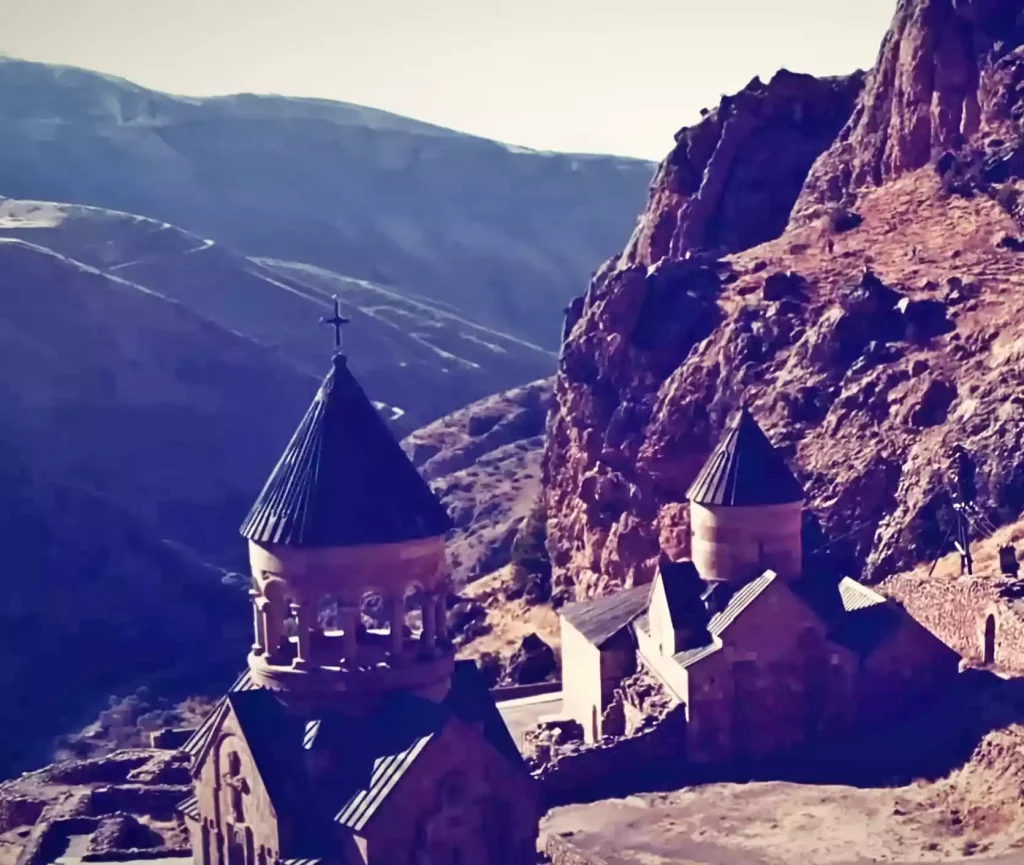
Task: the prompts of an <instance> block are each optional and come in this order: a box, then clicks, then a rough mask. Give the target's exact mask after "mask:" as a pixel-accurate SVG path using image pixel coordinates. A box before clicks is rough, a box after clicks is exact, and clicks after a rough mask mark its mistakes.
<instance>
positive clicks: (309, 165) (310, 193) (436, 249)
mask: <svg viewBox="0 0 1024 865" xmlns="http://www.w3.org/2000/svg"><path fill="white" fill-rule="evenodd" d="M652 172H653V165H652V164H651V163H648V162H644V161H641V160H635V159H624V158H617V157H611V156H587V155H571V154H553V153H542V152H536V151H531V150H526V149H523V148H514V147H509V146H506V145H503V144H499V143H497V142H494V141H489V140H486V139H483V138H477V137H474V136H470V135H465V134H462V133H457V132H453V131H451V130H447V129H442V128H440V127H436V126H431V125H429V124H425V123H419V122H416V121H412V120H409V119H406V118H403V117H398V116H396V115H393V114H388V113H385V112H381V111H375V110H373V109H369V108H361V107H358V106H354V105H347V104H344V103H338V102H328V101H323V100H309V99H292V98H284V97H274V96H249V95H243V96H229V97H222V98H213V99H190V98H181V97H172V96H168V95H165V94H162V93H157V92H154V91H151V90H145V89H143V88H141V87H138V86H136V85H134V84H131V83H129V82H127V81H123V80H120V79H115V78H110V77H107V76H103V75H98V74H96V73H92V72H86V71H83V70H80V69H72V68H66V67H54V66H46V65H42V64H36V63H27V62H23V61H18V60H10V59H0V195H5V196H9V197H12V198H25V199H42V200H48V201H65V202H72V203H78V204H89V205H95V206H98V207H103V208H109V209H114V210H119V211H125V212H128V213H138V214H142V215H144V216H147V217H151V218H153V219H157V220H160V221H162V222H168V223H171V224H174V225H178V226H181V227H182V228H184V229H186V230H188V231H190V232H193V233H195V234H197V235H199V236H200V237H203V238H211V239H213V240H215V241H217V242H218V243H222V244H225V245H227V246H228V247H231V248H233V249H235V250H237V251H238V252H239V253H241V254H242V255H245V256H260V257H266V258H274V259H280V260H283V261H300V262H304V263H306V264H310V265H315V266H317V267H320V268H325V269H327V270H329V271H333V272H335V273H338V274H343V275H344V276H346V277H351V278H355V279H360V280H367V281H369V282H371V283H374V284H375V285H380V286H389V287H390V288H391V289H392V290H395V291H397V292H398V293H400V294H402V295H403V296H405V297H407V298H409V297H414V296H418V297H421V298H429V299H431V300H433V301H434V302H439V303H442V304H445V305H446V306H447V308H448V309H450V310H451V311H452V312H453V313H455V314H457V315H459V316H462V317H464V318H467V319H469V320H471V321H475V322H479V323H480V324H484V325H487V326H489V327H491V328H494V329H496V330H499V331H502V332H507V333H510V334H514V335H516V336H519V337H521V338H524V339H526V340H528V341H530V342H534V343H537V344H539V345H542V346H544V347H545V348H548V349H554V348H556V343H557V339H558V334H559V328H560V320H561V315H560V310H561V307H562V306H563V305H564V304H565V302H566V301H567V300H568V299H569V298H570V297H571V296H573V295H575V294H578V293H579V292H580V291H581V289H582V287H583V286H584V285H585V284H586V281H587V278H588V276H589V274H590V273H591V272H592V271H593V270H594V269H595V268H596V267H597V265H598V264H599V263H600V262H601V261H602V260H603V259H605V258H606V257H607V256H608V255H610V254H612V252H614V251H615V250H616V249H617V248H620V247H621V246H622V244H623V243H624V241H625V240H626V238H627V236H628V235H629V233H630V231H631V229H632V226H633V214H635V213H636V212H637V211H638V210H639V209H640V208H641V206H642V204H643V201H644V197H645V194H646V191H647V186H648V183H649V181H650V179H651V175H652ZM522 380H523V381H525V380H527V379H522ZM494 389H497V388H492V390H494ZM479 395H480V394H478V396H479Z"/></svg>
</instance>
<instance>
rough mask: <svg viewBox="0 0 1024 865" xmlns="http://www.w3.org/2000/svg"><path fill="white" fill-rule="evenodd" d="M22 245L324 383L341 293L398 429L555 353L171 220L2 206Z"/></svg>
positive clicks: (362, 372)
mask: <svg viewBox="0 0 1024 865" xmlns="http://www.w3.org/2000/svg"><path fill="white" fill-rule="evenodd" d="M3 237H15V238H20V239H22V240H25V241H27V242H29V243H31V244H34V245H37V246H44V247H46V248H48V249H50V250H52V251H54V252H56V253H58V254H60V255H63V256H65V257H68V258H71V259H74V260H76V261H79V262H82V263H84V264H86V265H89V266H92V267H95V268H97V269H99V270H101V271H102V272H104V273H106V274H109V275H111V276H116V277H118V278H120V279H126V280H129V281H131V282H133V283H134V284H136V285H141V286H145V287H146V288H148V289H151V290H153V291H155V292H158V293H160V294H162V295H164V296H165V297H168V298H170V299H173V300H177V301H179V302H180V303H181V304H183V305H184V306H186V307H188V308H189V309H191V310H193V311H194V312H196V313H198V314H199V315H202V316H203V317H205V318H208V319H210V320H211V321H213V322H216V323H217V324H220V325H221V326H223V327H225V328H227V329H228V330H232V331H235V332H237V333H241V334H244V335H245V336H248V337H250V338H252V339H254V340H256V341H257V342H259V343H261V344H263V345H266V346H268V347H270V348H273V349H275V350H276V352H277V353H278V355H279V356H280V357H281V359H282V360H283V361H286V362H288V363H289V364H290V365H292V366H294V367H296V368H298V369H300V370H303V371H305V372H308V373H309V374H310V375H315V376H317V377H319V376H321V375H322V374H323V368H324V365H325V363H326V360H327V358H328V356H329V354H330V344H331V343H330V340H331V336H330V334H329V332H326V331H324V330H323V328H320V327H318V325H317V320H318V318H319V317H320V316H321V315H323V314H324V313H325V312H326V311H327V310H328V308H329V306H330V298H331V296H332V295H334V294H337V295H338V296H339V297H340V299H341V303H342V312H343V314H344V315H345V316H346V317H348V318H350V319H351V320H352V324H351V326H350V327H348V328H346V334H345V341H346V342H345V344H346V349H347V351H348V352H349V354H350V355H351V356H352V365H353V368H354V369H355V370H356V372H357V374H358V375H359V377H360V381H362V382H363V384H364V386H365V387H366V389H367V391H368V392H369V393H371V394H373V396H374V397H375V398H376V399H377V400H379V401H380V402H381V403H384V404H386V405H387V406H388V410H387V415H388V417H389V418H391V419H392V421H393V423H394V425H395V427H396V429H397V430H399V431H404V432H408V431H410V430H413V429H416V428H417V427H419V426H421V425H423V424H425V423H427V422H429V421H431V420H433V419H434V418H436V417H437V416H438V415H442V414H445V413H447V412H450V411H453V410H454V409H457V408H461V407H462V406H464V405H466V404H467V403H469V402H472V401H473V400H475V399H479V398H480V397H482V396H484V395H486V394H491V393H494V392H495V391H498V390H503V389H505V388H508V387H511V386H513V385H517V384H520V383H522V382H524V381H530V380H531V379H534V378H537V377H538V376H541V375H546V374H548V373H549V372H550V371H551V370H552V369H553V367H554V357H553V355H552V354H551V353H550V352H548V351H545V350H543V349H541V348H539V347H538V346H535V345H533V344H531V343H529V342H527V341H525V340H521V339H518V338H515V337H512V336H509V335H508V334H505V333H501V332H498V331H495V330H491V329H488V328H485V327H482V326H480V325H477V324H474V323H472V322H469V321H467V320H466V319H465V318H462V317H461V316H459V315H457V314H456V313H454V312H452V311H451V310H450V309H448V308H446V307H444V306H442V305H440V304H438V303H436V302H432V301H429V300H425V299H420V298H409V297H405V296H403V295H402V294H399V293H397V292H395V291H393V290H389V289H387V288H385V287H383V286H380V285H377V284H375V283H372V282H368V281H366V280H357V279H353V278H350V277H345V276H341V275H339V274H337V273H335V272H333V271H330V270H327V269H325V268H319V267H315V266H313V265H310V264H305V263H300V262H284V261H277V260H269V259H266V260H254V259H250V258H246V257H245V256H243V255H241V254H239V253H237V252H235V251H234V250H232V249H231V248H229V247H227V246H225V245H223V244H220V243H215V242H214V241H212V240H209V239H204V238H202V237H199V236H197V235H195V234H192V233H191V232H187V231H184V230H183V229H180V228H177V227H175V226H172V225H170V224H168V223H165V222H158V221H156V220H152V219H147V218H145V217H141V216H136V215H132V214H126V213H119V212H115V211H110V210H104V209H102V208H98V207H85V206H79V205H68V204H54V203H52V202H38V201H20V200H17V199H7V200H0V238H3Z"/></svg>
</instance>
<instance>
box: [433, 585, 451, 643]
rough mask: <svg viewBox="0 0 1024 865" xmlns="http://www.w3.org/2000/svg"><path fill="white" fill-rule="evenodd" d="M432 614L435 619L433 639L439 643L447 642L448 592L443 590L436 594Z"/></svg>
mask: <svg viewBox="0 0 1024 865" xmlns="http://www.w3.org/2000/svg"><path fill="white" fill-rule="evenodd" d="M434 614H435V616H436V617H437V619H436V624H435V626H434V627H435V628H436V629H437V631H436V634H435V638H436V639H437V640H438V641H439V642H441V643H447V642H448V592H447V591H446V590H444V589H442V590H440V591H439V592H438V593H437V598H436V601H435V604H434Z"/></svg>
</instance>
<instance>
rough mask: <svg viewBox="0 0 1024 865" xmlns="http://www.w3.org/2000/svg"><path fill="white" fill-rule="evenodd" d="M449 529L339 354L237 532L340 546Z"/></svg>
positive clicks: (391, 540)
mask: <svg viewBox="0 0 1024 865" xmlns="http://www.w3.org/2000/svg"><path fill="white" fill-rule="evenodd" d="M451 528H452V522H451V520H450V519H449V517H448V513H447V511H445V509H444V506H443V505H442V504H441V502H440V501H439V500H438V498H437V496H435V495H434V493H433V492H432V491H431V489H430V487H429V486H427V483H426V481H424V480H423V478H422V477H421V476H420V474H419V472H418V471H416V468H415V466H413V464H412V463H411V462H409V459H408V458H407V457H406V455H405V453H404V452H403V451H402V448H401V447H400V446H399V444H398V442H397V441H396V439H395V437H394V436H393V435H392V434H391V431H390V430H389V429H388V427H387V424H386V423H385V422H384V419H383V418H382V417H381V416H380V413H379V412H378V411H377V409H375V408H374V407H373V404H372V403H371V402H370V400H369V399H368V398H367V396H366V394H365V393H364V392H363V389H362V388H361V387H360V386H359V383H358V382H357V381H356V380H355V378H354V377H353V376H352V373H351V372H350V371H349V369H348V366H347V364H346V363H345V359H344V357H343V356H340V355H339V356H338V357H336V358H335V361H334V365H333V368H332V369H331V371H330V372H329V373H328V374H327V377H326V378H325V379H324V382H323V384H322V385H321V387H320V390H319V391H318V392H317V395H316V397H315V398H314V400H313V403H312V405H310V407H309V409H308V410H307V412H306V415H305V417H303V419H302V422H301V423H300V424H299V427H298V429H297V430H296V431H295V434H294V435H293V436H292V440H291V441H290V442H289V443H288V446H287V447H286V448H285V451H284V453H283V454H282V456H281V459H280V460H279V461H278V464H277V466H276V467H275V468H274V471H273V472H272V473H271V475H270V478H269V480H268V481H267V483H266V485H265V486H264V487H263V491H262V492H261V493H260V495H259V497H258V498H257V499H256V503H255V504H254V505H253V506H252V510H251V511H250V512H249V515H248V517H246V520H245V522H244V523H243V524H242V528H241V532H242V535H243V536H244V537H245V538H248V539H249V540H251V541H255V542H257V543H268V544H284V545H289V546H299V547H310V546H312V547H321V546H339V547H345V546H359V545H362V544H383V543H396V542H400V541H409V540H416V539H418V538H428V537H435V536H438V535H443V534H444V533H445V532H447V531H448V530H449V529H451Z"/></svg>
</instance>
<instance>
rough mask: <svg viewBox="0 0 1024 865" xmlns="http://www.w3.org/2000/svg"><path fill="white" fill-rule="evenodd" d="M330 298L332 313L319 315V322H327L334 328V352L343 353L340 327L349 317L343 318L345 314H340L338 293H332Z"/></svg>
mask: <svg viewBox="0 0 1024 865" xmlns="http://www.w3.org/2000/svg"><path fill="white" fill-rule="evenodd" d="M332 300H333V301H334V315H332V316H331V317H330V318H327V317H326V316H321V318H320V324H329V325H330V326H331V327H333V328H334V353H335V354H344V352H342V350H341V329H342V327H344V326H345V325H346V324H348V323H349V322H350V321H351V319H349V318H345V316H343V315H342V314H341V304H340V303H339V302H338V295H334V297H333V298H332Z"/></svg>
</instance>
